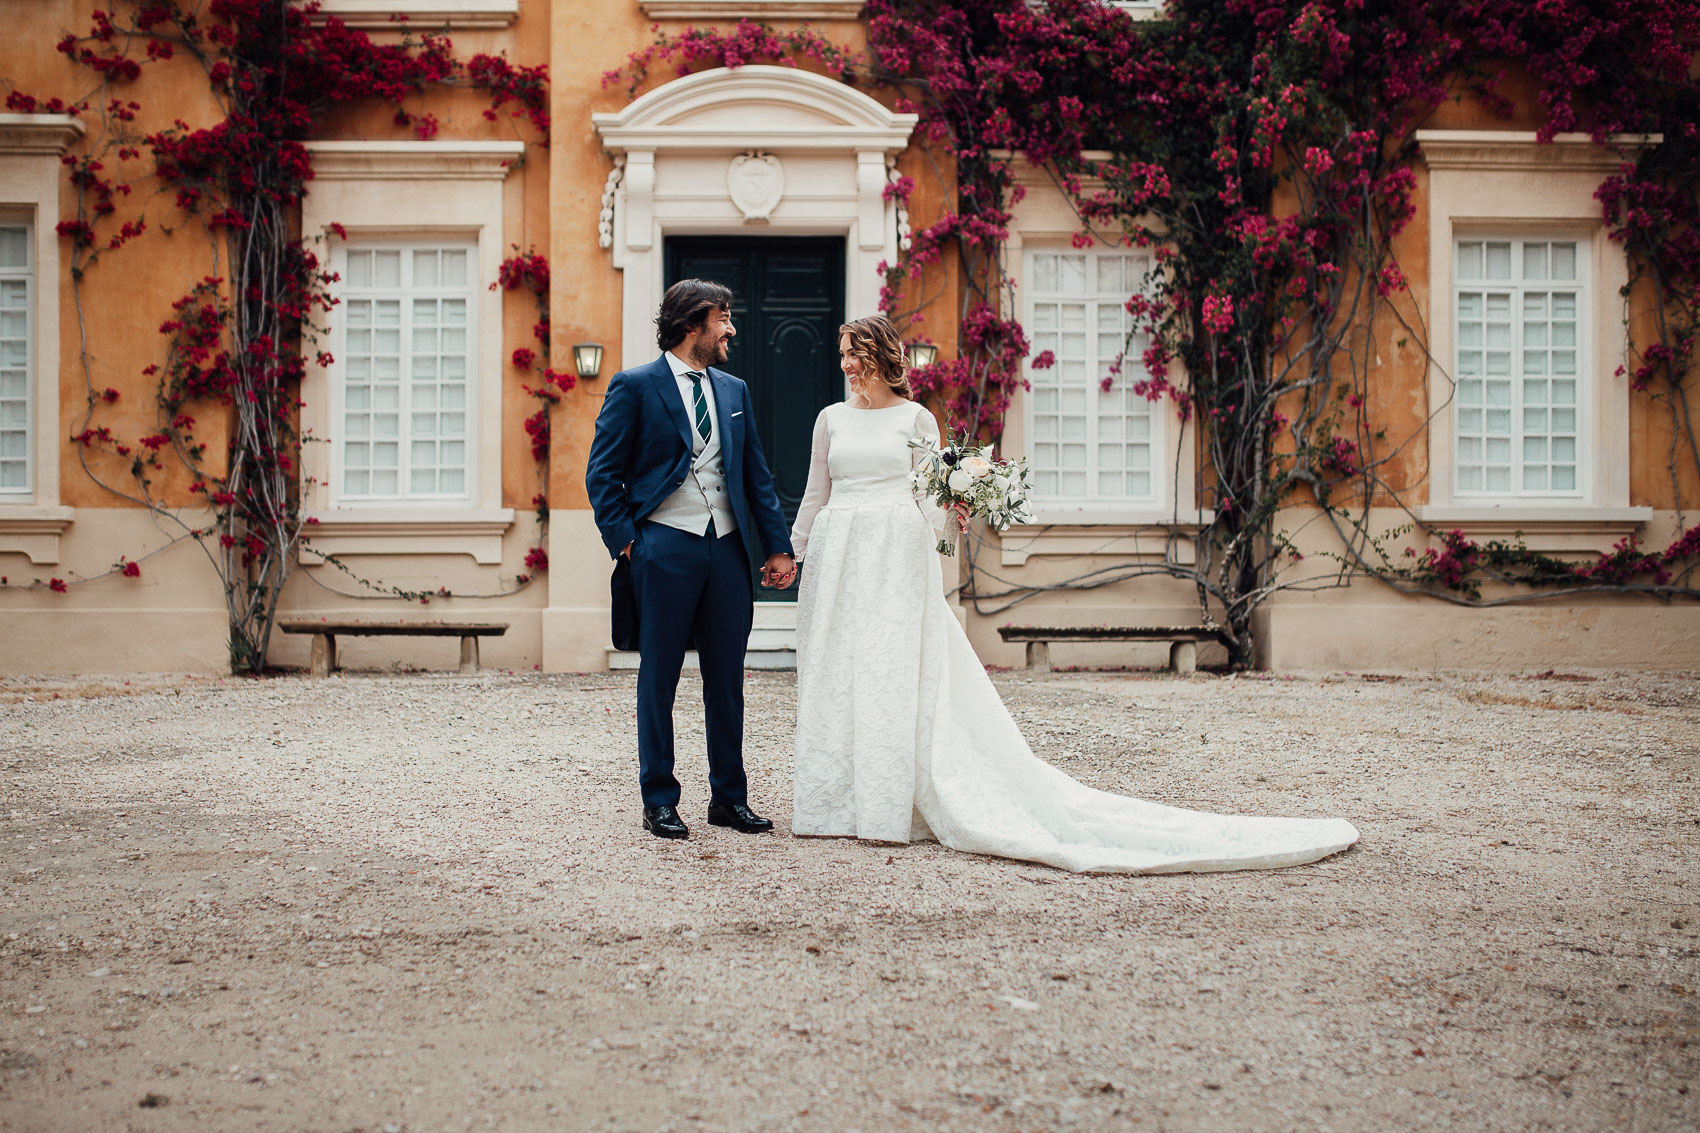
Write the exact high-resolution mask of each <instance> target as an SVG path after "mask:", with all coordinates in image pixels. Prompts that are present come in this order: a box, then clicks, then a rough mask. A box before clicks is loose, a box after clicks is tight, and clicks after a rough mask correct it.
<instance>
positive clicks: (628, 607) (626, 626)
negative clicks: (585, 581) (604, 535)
mask: <svg viewBox="0 0 1700 1133" xmlns="http://www.w3.org/2000/svg"><path fill="white" fill-rule="evenodd" d="M608 591H609V598H610V599H611V601H610V603H609V607H608V615H609V622H610V625H609V627H608V628H609V637H610V639H611V640H612V641H613V643H614V648H615V649H620V650H624V651H627V652H634V651H636V649H637V647H638V604H637V590H636V588H635V587H633V586H632V561H631V559H629V558H627V557H626V556H625V555H621V556H620V557H619V558H617V559H615V560H614V573H613V575H611V576H610V577H609V579H608Z"/></svg>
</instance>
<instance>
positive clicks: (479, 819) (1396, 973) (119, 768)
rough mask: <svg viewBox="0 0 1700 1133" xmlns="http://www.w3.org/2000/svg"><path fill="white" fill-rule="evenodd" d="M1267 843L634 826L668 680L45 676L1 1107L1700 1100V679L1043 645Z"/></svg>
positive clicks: (784, 740) (22, 834)
mask: <svg viewBox="0 0 1700 1133" xmlns="http://www.w3.org/2000/svg"><path fill="white" fill-rule="evenodd" d="M996 679H997V683H998V685H999V687H1000V688H1001V689H1002V691H1003V694H1004V696H1005V698H1006V701H1007V702H1008V703H1009V705H1010V707H1011V710H1012V711H1013V712H1014V714H1015V715H1016V717H1017V719H1018V720H1019V721H1020V723H1021V724H1022V726H1023V728H1024V729H1025V730H1026V733H1027V735H1028V738H1029V739H1030V740H1031V741H1032V742H1033V745H1034V747H1035V749H1036V750H1038V751H1039V752H1040V753H1041V754H1043V755H1044V756H1045V757H1046V758H1048V759H1050V760H1051V761H1052V762H1054V763H1056V764H1057V765H1059V766H1060V767H1062V768H1063V769H1065V770H1066V771H1068V772H1069V773H1070V774H1072V775H1074V776H1076V777H1077V778H1080V779H1082V780H1084V781H1086V782H1088V783H1091V784H1093V785H1095V786H1100V787H1105V788H1108V789H1111V790H1116V791H1121V792H1125V793H1130V794H1137V795H1140V796H1143V797H1147V798H1152V799H1158V800H1161V801H1164V802H1170V803H1175V804H1179V805H1184V806H1194V807H1202V808H1209V809H1220V810H1235V811H1245V812H1258V813H1272V814H1293V815H1314V816H1343V817H1347V818H1350V819H1351V820H1352V821H1353V822H1355V823H1356V824H1357V825H1358V827H1359V829H1360V830H1361V831H1362V834H1363V841H1362V842H1361V844H1360V845H1359V846H1358V847H1357V848H1355V849H1354V850H1352V851H1350V852H1348V853H1346V854H1343V855H1340V856H1337V857H1335V858H1332V859H1329V860H1327V861H1324V862H1321V863H1319V864H1316V865H1312V866H1306V867H1300V868H1296V869H1290V870H1279V871H1272V872H1261V873H1235V874H1215V875H1204V876H1172V877H1095V876H1088V877H1083V876H1073V875H1069V874H1065V873H1060V872H1057V871H1054V870H1050V869H1046V868H1043V867H1039V866H1033V865H1027V864H1022V863H1017V862H1010V861H1001V860H994V859H986V858H979V857H973V856H969V855H964V854H957V853H953V852H950V851H947V850H943V849H940V848H939V847H938V846H936V845H930V844H916V845H909V846H897V845H874V844H865V843H856V842H853V841H843V840H815V839H795V838H792V837H791V836H790V834H789V816H790V750H789V735H790V732H789V728H790V720H791V718H792V714H793V709H794V703H795V681H794V679H793V677H792V675H791V674H755V673H752V674H751V676H750V679H749V721H750V727H749V729H748V751H747V763H748V765H749V768H750V772H751V782H752V802H753V803H754V804H755V805H756V807H757V809H758V810H762V811H764V812H765V813H767V814H769V815H770V816H771V817H773V818H774V819H775V821H776V823H777V825H778V830H777V831H776V832H775V833H774V834H770V835H765V836H756V837H750V836H744V835H738V834H735V833H732V832H730V831H725V830H720V829H715V828H711V827H709V826H707V825H706V823H704V822H703V821H702V817H703V809H704V807H705V805H706V792H707V786H706V768H705V765H704V761H703V759H702V757H701V751H702V732H701V726H700V716H699V715H698V714H696V713H695V712H694V711H693V709H694V708H695V706H696V705H699V704H700V685H698V684H697V683H696V682H695V679H694V677H689V676H687V678H686V680H685V682H684V687H682V688H681V698H680V703H681V711H680V716H679V721H680V739H681V760H680V772H681V774H680V777H681V779H682V780H683V781H684V783H685V799H684V804H683V806H682V807H681V810H682V812H683V814H684V816H685V818H686V820H687V821H689V822H692V826H693V829H692V835H691V838H690V840H689V841H686V842H682V843H667V842H662V841H659V840H656V839H653V838H649V837H647V836H645V835H643V834H642V833H641V831H640V830H639V828H638V805H637V799H636V786H635V765H636V757H635V754H634V751H633V742H632V739H631V735H632V719H633V713H634V697H635V684H634V681H633V680H632V678H631V677H630V676H629V675H624V674H618V675H608V674H596V675H582V676H538V675H530V674H524V675H503V674H496V673H490V674H484V675H481V676H477V677H470V678H463V677H459V676H452V675H407V676H394V675H372V674H367V675H359V674H355V675H343V676H339V677H336V678H333V679H331V680H327V681H310V680H306V679H303V678H279V679H272V680H265V681H237V680H230V679H226V680H216V679H205V678H135V677H132V678H129V679H124V678H112V679H104V680H103V679H95V678H82V679H77V680H65V681H55V680H45V679H43V680H25V679H17V678H12V679H6V680H0V771H3V778H0V791H3V794H0V885H3V891H0V1128H4V1129H28V1130H56V1131H57V1130H108V1129H138V1130H147V1129H185V1128H195V1129H228V1130H250V1129H253V1130H258V1129H267V1130H271V1129H300V1130H369V1131H376V1130H395V1131H403V1130H405V1131H423V1130H462V1129H467V1128H496V1129H519V1130H528V1129H538V1130H559V1129H610V1130H627V1129H632V1130H659V1129H674V1130H697V1129H726V1130H741V1129H757V1128H762V1129H781V1130H783V1129H806V1130H834V1131H837V1130H855V1129H859V1130H862V1131H864V1133H874V1131H880V1130H897V1129H913V1130H935V1129H950V1130H958V1129H959V1130H1006V1129H1007V1130H1017V1129H1019V1130H1046V1129H1067V1128H1077V1129H1082V1130H1086V1129H1104V1128H1109V1129H1121V1128H1140V1129H1153V1130H1159V1129H1175V1130H1184V1129H1210V1130H1220V1129H1245V1130H1261V1129H1271V1130H1281V1129H1298V1128H1305V1129H1338V1130H1364V1129H1401V1128H1428V1127H1447V1126H1449V1127H1455V1128H1459V1129H1469V1130H1477V1129H1599V1128H1611V1129H1619V1128H1622V1129H1637V1130H1640V1129H1645V1130H1652V1129H1693V1128H1695V1127H1696V1126H1700V994H1697V989H1700V809H1697V807H1696V781H1695V780H1696V773H1697V771H1700V675H1695V674H1665V675H1630V674H1614V673H1603V672H1590V673H1585V674H1582V673H1556V674H1554V673H1548V674H1525V675H1522V676H1502V677H1493V678H1488V677H1479V676H1463V675H1439V676H1403V677H1397V676H1380V677H1377V676H1374V675H1370V676H1357V675H1340V676H1328V677H1301V678H1296V679H1294V678H1281V677H1274V678H1271V677H1267V676H1260V675H1259V676H1251V677H1246V676H1241V677H1238V678H1226V677H1219V676H1217V677H1212V676H1200V677H1197V678H1194V679H1191V680H1180V679H1173V678H1168V677H1162V676H1156V675H1147V674H1110V673H1091V674H1088V673H1080V674H1056V675H1052V676H1048V677H1028V676H1027V675H1025V674H1023V673H1020V672H1015V673H1005V674H998V675H997V677H996Z"/></svg>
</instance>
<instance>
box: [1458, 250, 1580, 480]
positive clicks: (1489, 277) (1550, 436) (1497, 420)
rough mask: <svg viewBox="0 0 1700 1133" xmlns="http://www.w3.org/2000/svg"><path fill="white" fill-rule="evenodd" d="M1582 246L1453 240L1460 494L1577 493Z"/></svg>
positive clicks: (1578, 470) (1578, 474)
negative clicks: (1455, 261) (1455, 247)
mask: <svg viewBox="0 0 1700 1133" xmlns="http://www.w3.org/2000/svg"><path fill="white" fill-rule="evenodd" d="M1583 249H1584V245H1582V244H1581V243H1580V242H1578V241H1576V240H1475V239H1471V240H1460V241H1458V243H1457V249H1456V254H1457V266H1456V269H1455V273H1454V280H1455V287H1454V296H1455V302H1454V305H1453V311H1454V320H1455V325H1454V327H1453V332H1454V333H1453V341H1454V342H1455V343H1456V344H1457V345H1456V351H1457V361H1456V364H1455V368H1454V374H1455V375H1456V378H1457V383H1458V385H1457V405H1456V407H1455V409H1454V423H1455V432H1454V449H1453V451H1454V454H1455V457H1454V459H1455V461H1456V481H1457V491H1458V492H1459V493H1461V494H1480V495H1515V496H1542V495H1560V496H1562V495H1578V494H1580V490H1581V489H1580V485H1581V483H1582V469H1581V463H1580V461H1581V443H1582V432H1581V420H1580V416H1579V413H1580V408H1581V405H1582V393H1581V385H1580V383H1581V379H1582V373H1581V358H1582V341H1581V340H1582V336H1583V334H1584V331H1585V326H1584V323H1583V315H1582V312H1583V311H1584V310H1585V309H1586V304H1585V299H1586V290H1585V288H1586V281H1585V279H1584V278H1583V264H1582V252H1583Z"/></svg>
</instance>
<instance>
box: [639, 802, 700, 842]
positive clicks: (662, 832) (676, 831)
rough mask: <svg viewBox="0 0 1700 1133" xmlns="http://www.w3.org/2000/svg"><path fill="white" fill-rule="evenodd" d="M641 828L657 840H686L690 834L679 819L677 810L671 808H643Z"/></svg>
mask: <svg viewBox="0 0 1700 1133" xmlns="http://www.w3.org/2000/svg"><path fill="white" fill-rule="evenodd" d="M643 828H644V829H645V830H647V831H649V832H650V833H651V834H653V835H655V836H656V837H657V838H688V837H690V834H691V831H690V827H688V826H686V825H685V823H684V820H683V819H681V818H680V817H679V808H678V807H672V806H646V807H644V808H643Z"/></svg>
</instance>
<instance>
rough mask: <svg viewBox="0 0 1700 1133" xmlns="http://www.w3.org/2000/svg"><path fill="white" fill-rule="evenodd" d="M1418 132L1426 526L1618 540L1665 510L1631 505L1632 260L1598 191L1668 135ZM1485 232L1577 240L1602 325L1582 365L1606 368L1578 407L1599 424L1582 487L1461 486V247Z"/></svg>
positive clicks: (1417, 510)
mask: <svg viewBox="0 0 1700 1133" xmlns="http://www.w3.org/2000/svg"><path fill="white" fill-rule="evenodd" d="M1416 140H1417V145H1418V148H1419V149H1420V151H1421V153H1422V156H1423V161H1424V164H1426V166H1427V167H1428V202H1427V203H1428V253H1429V254H1428V267H1429V279H1428V283H1429V289H1428V312H1427V314H1428V323H1427V329H1428V335H1429V342H1428V350H1429V355H1430V362H1429V371H1428V373H1429V379H1428V404H1429V414H1430V418H1429V420H1430V428H1429V429H1428V478H1427V489H1428V499H1427V501H1426V502H1423V503H1420V504H1417V505H1416V506H1415V507H1413V508H1412V511H1413V513H1414V514H1415V516H1416V518H1418V519H1420V520H1422V521H1423V522H1424V523H1426V524H1429V525H1431V526H1433V527H1436V528H1441V529H1453V528H1456V529H1459V530H1462V531H1464V532H1465V533H1466V534H1467V535H1469V536H1470V537H1471V538H1472V539H1476V540H1482V539H1488V538H1513V537H1518V536H1521V537H1523V538H1524V539H1525V541H1526V542H1527V544H1528V545H1529V547H1530V548H1531V549H1533V550H1543V551H1554V552H1557V551H1594V550H1597V551H1607V550H1610V548H1611V546H1612V544H1613V543H1615V542H1616V541H1617V540H1619V539H1621V538H1623V537H1624V536H1626V535H1632V534H1635V533H1636V532H1637V531H1639V529H1640V528H1641V527H1642V526H1643V525H1644V524H1645V523H1647V522H1648V521H1649V520H1650V519H1652V517H1653V509H1652V508H1650V507H1645V506H1639V507H1638V506H1632V505H1631V504H1630V495H1629V458H1630V449H1629V446H1630V426H1629V383H1628V382H1627V381H1625V380H1623V379H1621V378H1616V377H1614V375H1615V374H1616V372H1617V369H1618V367H1619V366H1622V365H1624V364H1625V363H1626V361H1627V344H1626V336H1625V333H1624V318H1625V313H1626V306H1625V302H1626V301H1625V299H1624V298H1623V294H1622V290H1623V288H1624V286H1625V285H1626V284H1627V283H1628V280H1629V263H1628V259H1627V257H1626V255H1625V253H1624V249H1623V247H1622V246H1621V245H1618V244H1614V243H1613V242H1612V241H1611V239H1610V237H1609V235H1608V234H1607V233H1606V231H1605V228H1604V226H1603V224H1602V223H1601V217H1600V204H1599V201H1597V200H1596V199H1595V197H1594V193H1595V191H1596V190H1597V189H1598V188H1599V187H1600V183H1601V182H1602V181H1603V180H1604V179H1605V178H1606V177H1607V176H1609V175H1610V174H1612V173H1614V172H1616V170H1617V169H1618V168H1619V166H1620V165H1621V164H1622V162H1623V160H1624V158H1623V156H1622V155H1623V152H1628V153H1631V154H1633V153H1634V152H1635V151H1636V150H1637V149H1639V148H1643V147H1646V146H1651V145H1657V144H1659V142H1660V140H1661V139H1660V137H1659V136H1658V135H1618V136H1615V137H1613V138H1612V139H1611V140H1612V142H1613V146H1611V147H1604V146H1598V145H1595V144H1594V141H1593V139H1592V138H1591V137H1589V136H1588V135H1586V134H1559V135H1557V136H1556V137H1554V138H1553V139H1551V140H1550V141H1548V142H1543V141H1541V140H1540V139H1539V138H1538V137H1537V136H1536V135H1535V134H1534V132H1532V131H1517V130H1418V131H1417V135H1416ZM1483 235H1493V236H1495V237H1498V238H1502V239H1503V238H1507V237H1515V238H1518V239H1529V240H1535V239H1540V238H1542V237H1543V236H1560V237H1562V238H1565V239H1570V238H1575V239H1576V241H1577V245H1578V246H1577V257H1578V260H1579V261H1580V263H1581V264H1582V265H1583V267H1582V268H1581V270H1582V272H1583V273H1584V277H1585V279H1586V280H1587V286H1588V289H1589V296H1588V303H1587V308H1586V312H1587V313H1586V316H1585V317H1584V318H1583V319H1582V322H1583V324H1584V325H1585V326H1586V327H1587V328H1588V330H1587V332H1586V333H1588V334H1589V336H1590V341H1589V345H1588V346H1587V348H1586V351H1585V354H1584V355H1583V356H1582V357H1581V358H1579V360H1578V367H1577V368H1578V370H1579V371H1582V372H1583V373H1584V374H1586V375H1588V376H1590V377H1591V378H1592V379H1593V380H1592V381H1591V382H1590V383H1589V388H1588V392H1587V394H1586V395H1585V396H1584V397H1583V398H1582V399H1581V402H1582V403H1581V404H1579V405H1578V406H1577V409H1578V412H1579V417H1580V421H1581V423H1582V424H1583V425H1584V428H1585V430H1586V439H1585V440H1584V441H1581V442H1579V443H1580V445H1581V455H1582V457H1583V463H1584V467H1585V471H1584V470H1583V469H1582V468H1579V469H1578V476H1579V484H1580V491H1579V492H1577V493H1573V494H1566V495H1559V496H1555V495H1551V494H1548V495H1540V496H1536V495H1495V496H1487V495H1484V494H1472V493H1468V492H1461V491H1459V490H1458V488H1457V482H1456V474H1455V473H1456V461H1455V458H1454V451H1453V449H1454V441H1455V436H1456V433H1455V428H1454V421H1455V417H1454V412H1455V407H1454V406H1453V405H1452V404H1451V403H1452V400H1453V382H1454V381H1455V377H1456V375H1455V373H1454V363H1455V361H1456V347H1455V344H1454V342H1453V339H1454V336H1455V326H1456V319H1455V316H1454V313H1453V312H1454V307H1453V304H1454V303H1455V301H1456V295H1457V287H1456V283H1455V281H1454V279H1453V269H1454V265H1453V256H1454V254H1455V253H1454V249H1455V248H1456V246H1457V242H1458V241H1459V240H1460V239H1469V238H1472V237H1480V236H1483Z"/></svg>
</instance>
